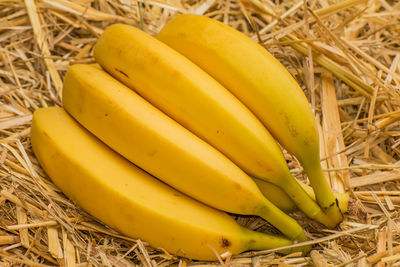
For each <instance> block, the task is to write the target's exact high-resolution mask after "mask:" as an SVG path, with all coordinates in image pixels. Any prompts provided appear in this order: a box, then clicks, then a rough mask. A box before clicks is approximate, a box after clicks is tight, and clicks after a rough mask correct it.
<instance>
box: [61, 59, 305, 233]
mask: <svg viewBox="0 0 400 267" xmlns="http://www.w3.org/2000/svg"><path fill="white" fill-rule="evenodd" d="M63 105H64V108H65V109H66V111H67V112H68V113H70V114H71V115H72V116H73V117H74V118H75V119H76V120H77V121H78V122H79V123H81V124H82V125H83V126H84V127H85V128H86V129H88V130H89V131H90V132H92V133H93V134H94V135H96V136H97V137H98V138H99V139H100V140H102V141H103V142H104V143H106V144H107V145H109V146H110V147H111V148H113V149H114V150H115V151H117V152H118V153H120V154H121V155H122V156H124V157H125V158H127V159H128V160H130V161H131V162H133V163H134V164H136V165H137V166H139V167H140V168H142V169H144V170H145V171H147V172H149V173H150V174H152V175H154V176H155V177H157V178H159V179H160V180H162V181H164V182H165V183H167V184H169V185H170V186H172V187H174V188H175V189H177V190H179V191H181V192H183V193H185V194H187V195H189V196H191V197H193V198H195V199H197V200H200V201H201V202H203V203H206V204H208V205H210V206H212V207H214V208H217V209H220V210H224V211H228V212H231V213H236V214H245V215H259V216H261V217H263V218H264V219H266V220H267V221H268V222H270V223H271V224H272V225H274V226H275V227H276V228H278V229H279V230H281V232H282V233H284V234H285V235H286V236H288V237H290V238H291V239H293V240H299V241H304V240H307V238H306V236H305V235H304V233H303V230H302V228H301V227H300V226H299V225H298V224H297V222H296V221H295V220H294V219H292V218H291V217H289V216H288V215H287V214H285V213H284V212H282V211H281V210H280V209H278V208H277V207H276V206H274V205H273V204H272V203H271V202H270V201H268V199H266V198H265V197H264V196H263V195H262V193H261V192H260V191H259V190H258V188H257V185H256V184H255V183H254V181H253V180H252V179H251V178H250V177H248V176H247V175H246V174H245V173H244V172H243V171H242V170H241V169H239V168H238V167H237V166H236V165H235V164H233V163H232V162H231V161H230V160H229V159H227V158H226V157H225V156H224V155H222V154H221V153H220V152H218V151H217V150H215V149H214V148H213V147H211V146H210V145H208V144H207V143H205V142H204V141H202V140H201V139H200V138H197V137H196V136H195V135H193V134H192V133H191V132H189V131H188V130H186V129H185V128H184V127H182V126H181V125H179V124H178V123H176V122H175V121H174V120H172V119H171V118H169V117H168V116H166V115H165V114H164V113H162V112H161V111H159V110H158V109H156V108H155V107H154V106H152V105H151V104H150V103H148V102H147V101H146V100H144V99H143V98H141V97H140V96H138V95H137V94H136V93H134V92H133V91H132V90H130V89H129V88H127V87H126V86H124V85H123V84H121V83H120V82H118V81H117V80H115V79H114V78H113V77H111V76H110V75H108V74H107V73H106V72H104V71H102V70H100V69H98V68H97V67H93V66H90V65H79V64H77V65H73V66H71V67H70V68H69V69H68V71H67V74H66V76H65V79H64V87H63Z"/></svg>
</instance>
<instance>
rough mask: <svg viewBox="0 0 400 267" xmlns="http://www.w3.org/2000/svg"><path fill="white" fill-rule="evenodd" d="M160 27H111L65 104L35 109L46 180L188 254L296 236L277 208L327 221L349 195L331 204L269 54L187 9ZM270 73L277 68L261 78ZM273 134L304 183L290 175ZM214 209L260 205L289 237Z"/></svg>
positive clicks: (332, 222)
mask: <svg viewBox="0 0 400 267" xmlns="http://www.w3.org/2000/svg"><path fill="white" fill-rule="evenodd" d="M157 38H159V39H160V40H161V41H163V42H165V43H167V44H168V45H167V44H164V43H163V42H161V41H160V40H157V39H156V38H154V37H151V36H150V35H148V34H146V33H144V32H142V31H140V30H138V29H136V28H134V27H131V26H128V25H119V24H116V25H112V26H110V27H108V28H107V29H106V30H105V32H104V33H103V35H102V36H101V37H100V38H99V40H98V42H97V44H96V46H95V49H94V56H95V59H96V61H97V62H98V63H99V64H100V65H97V64H95V65H82V64H78V65H73V66H71V67H70V68H69V70H68V72H67V74H66V76H65V80H64V88H63V107H64V109H65V110H64V109H62V108H46V109H41V110H38V111H36V112H35V113H34V119H33V125H32V146H33V150H34V153H35V154H36V156H37V158H38V160H39V162H40V163H41V165H42V167H43V168H44V170H45V171H46V172H47V173H48V175H49V176H50V178H51V179H52V180H53V181H54V182H55V183H56V185H57V186H59V187H60V188H61V190H63V192H64V193H65V194H66V195H67V196H68V197H70V198H71V199H72V200H74V201H76V202H77V203H78V204H79V205H80V206H81V207H82V208H84V209H85V210H87V211H88V212H89V213H91V214H92V215H93V216H95V217H97V218H98V219H100V220H101V221H103V222H104V223H106V224H108V225H109V226H111V227H113V228H115V229H117V230H119V231H120V232H122V233H124V234H126V235H128V236H130V237H133V238H141V239H143V240H145V241H147V242H149V243H150V244H151V245H152V246H154V247H163V248H164V249H166V250H167V251H169V252H171V253H174V254H177V255H181V256H185V257H188V258H192V259H202V260H214V259H216V257H217V256H216V254H215V253H218V254H221V253H224V252H226V251H230V252H231V253H233V254H238V253H240V252H242V251H245V250H253V249H254V250H255V249H268V248H273V247H279V246H285V245H290V244H292V243H296V242H302V241H306V240H307V237H306V235H305V233H304V232H303V229H302V228H301V227H300V225H299V224H298V223H297V222H296V221H295V220H294V219H293V218H291V217H290V216H288V215H287V214H286V213H285V212H284V211H290V210H293V209H294V207H295V206H297V207H298V208H299V209H300V210H302V211H303V212H304V213H305V214H306V215H307V216H309V217H310V218H313V219H315V220H317V221H319V222H320V223H322V224H324V225H326V226H327V227H334V226H336V225H337V224H338V223H339V222H340V220H341V219H342V213H341V212H340V210H339V206H340V208H342V210H343V211H346V209H347V201H346V200H347V198H346V196H345V195H337V198H338V200H339V201H338V202H336V201H337V200H336V198H335V196H334V195H333V194H332V192H331V191H330V188H329V186H328V184H327V183H326V180H325V178H324V177H323V175H322V170H321V167H320V165H319V158H318V139H317V136H318V135H315V122H314V120H313V117H312V113H311V112H310V111H309V107H308V103H307V101H306V99H305V97H304V95H303V94H302V92H301V90H300V89H299V88H297V87H298V85H297V84H296V83H295V82H294V80H293V78H291V76H290V75H289V74H288V73H287V72H285V71H286V70H284V68H283V67H282V66H281V65H280V64H279V62H278V61H276V60H275V59H274V58H273V57H272V56H270V55H269V54H268V53H267V52H266V51H265V50H264V49H262V48H260V47H258V45H256V44H255V43H253V42H252V41H251V40H250V41H249V39H248V38H247V37H245V36H244V35H243V36H242V35H241V34H240V33H236V31H235V30H233V29H230V28H229V27H227V26H224V25H223V24H221V25H220V23H218V22H215V21H213V20H211V19H207V18H203V17H198V16H189V15H185V16H180V17H178V18H176V19H175V20H173V21H172V22H171V23H170V24H169V25H167V26H166V27H165V29H164V30H162V31H161V32H160V34H159V35H158V36H157ZM169 46H172V47H173V48H175V49H176V50H178V51H179V52H181V53H182V54H184V55H186V56H187V57H189V58H190V59H191V60H192V61H190V60H189V59H188V58H186V57H185V56H183V55H182V54H180V53H179V52H177V51H176V50H174V49H173V48H171V47H169ZM189 46H190V47H189ZM224 46H226V49H224V48H225V47H224ZM196 51H197V52H196ZM263 53H266V55H267V56H265V55H264V54H263ZM270 57H271V58H270ZM232 58H233V59H234V60H233V61H235V60H236V61H238V62H239V63H237V62H231V61H230V60H231V59H232ZM239 59H240V61H239ZM274 60H275V61H274ZM247 61H248V62H247ZM258 61H260V62H258ZM195 63H196V64H198V65H196V64H195ZM236 63H237V64H236ZM240 64H243V66H242V67H241V68H242V69H239V65H240ZM199 66H200V67H201V68H203V69H204V70H206V71H207V72H209V74H208V73H207V72H206V71H204V70H202V69H201V68H200V67H199ZM250 67H251V68H250ZM219 68H221V69H219ZM271 68H272V69H271ZM282 69H283V70H282ZM104 70H105V71H104ZM268 72H271V73H272V74H271V75H272V76H274V75H275V76H277V75H278V74H279V75H281V77H275V78H276V82H275V81H273V80H271V81H270V80H269V79H270V76H269V75H267V77H264V75H265V73H268ZM210 74H211V75H210ZM230 75H231V78H229V77H230ZM212 76H214V78H215V79H214V78H213V77H212ZM230 79H231V81H230ZM286 80H288V82H286ZM221 84H222V85H221ZM256 85H257V86H256ZM224 86H225V87H226V88H225V87H224ZM296 86H297V87H296ZM227 89H228V90H227ZM281 89H282V90H281ZM230 91H231V92H232V93H233V94H232V93H231V92H230ZM270 98H271V99H270ZM289 98H290V99H293V101H292V102H291V105H290V106H287V103H288V102H290V101H288V99H289ZM239 99H240V100H239ZM271 100H272V101H271ZM242 102H243V103H244V104H243V103H242ZM65 111H67V112H65ZM254 114H255V115H254ZM267 114H268V115H267ZM302 116H304V117H302ZM71 117H72V118H71ZM73 118H74V119H75V120H76V121H75V120H74V119H73ZM260 120H261V122H260ZM263 124H264V125H263ZM279 127H281V129H279ZM84 128H85V129H84ZM267 128H268V130H269V131H271V132H272V134H273V135H271V134H270V133H269V131H268V130H267ZM276 132H278V133H276ZM274 137H275V138H276V139H277V140H278V141H279V143H281V144H282V145H284V146H286V147H287V149H288V150H289V151H291V152H292V153H293V154H295V155H296V157H297V158H299V160H300V162H301V163H302V164H303V166H304V168H305V170H306V171H307V172H308V175H309V177H310V180H311V182H312V186H313V188H310V187H308V186H306V185H304V184H302V183H300V182H298V181H297V180H296V179H295V178H294V177H293V176H292V175H291V174H290V172H289V169H288V167H287V165H286V161H285V159H284V157H283V153H282V151H281V150H280V148H279V146H278V144H277V142H276V141H275V139H274ZM97 138H98V139H97ZM296 146H298V147H296ZM301 150H303V151H301ZM315 150H317V152H315ZM297 152H298V153H297ZM117 153H118V154H117ZM313 153H316V154H315V155H314V154H313ZM121 156H122V157H124V158H122V157H121ZM128 161H130V163H129V162H128ZM132 163H133V164H132ZM136 166H137V167H136ZM138 168H140V169H142V170H143V171H142V170H140V169H138ZM309 168H314V169H313V170H311V171H310V169H309ZM144 171H145V172H144ZM156 178H158V179H159V180H161V181H162V182H164V183H165V184H164V183H162V182H161V181H158V180H157V179H156ZM166 184H167V185H166ZM82 188H85V190H82ZM313 189H314V190H313ZM175 190H178V191H180V192H182V193H183V194H182V193H178V191H175ZM314 192H315V195H314ZM184 194H185V195H184ZM324 194H325V195H324ZM315 198H316V200H317V202H318V204H317V203H316V202H315V201H314V200H315ZM271 201H272V202H273V203H274V204H276V205H277V206H278V207H279V208H278V207H277V206H276V205H274V204H273V203H271ZM332 203H333V204H332ZM217 209H218V210H220V211H217ZM282 210H284V211H282ZM222 211H226V212H229V213H234V214H243V215H257V216H260V217H262V218H264V219H265V220H266V221H268V222H269V223H271V224H272V225H273V226H275V227H276V228H277V229H278V230H280V231H281V232H282V233H283V234H284V235H286V237H288V238H289V239H290V240H289V239H285V238H282V237H277V236H270V235H266V234H261V233H256V232H253V231H250V230H248V229H244V228H242V227H240V226H239V225H237V224H236V223H235V222H234V220H233V219H231V218H230V217H229V216H228V215H226V214H225V213H224V212H222ZM309 249H310V247H309V246H303V247H298V248H296V249H292V250H286V251H284V252H286V253H289V252H293V251H302V252H304V253H306V252H308V251H309Z"/></svg>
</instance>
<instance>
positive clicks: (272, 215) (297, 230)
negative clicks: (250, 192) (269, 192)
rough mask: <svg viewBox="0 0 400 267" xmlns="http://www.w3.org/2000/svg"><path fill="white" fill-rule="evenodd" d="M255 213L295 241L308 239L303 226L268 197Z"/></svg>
mask: <svg viewBox="0 0 400 267" xmlns="http://www.w3.org/2000/svg"><path fill="white" fill-rule="evenodd" d="M255 215H258V216H260V217H262V218H263V219H264V220H266V221H268V222H269V223H270V224H272V225H273V226H274V227H275V228H277V229H278V230H279V231H281V232H282V233H283V234H284V235H285V236H287V237H288V238H290V239H291V240H293V241H295V242H302V241H307V240H308V238H307V237H306V235H305V234H304V232H303V228H301V226H300V225H299V224H298V223H297V222H296V220H294V219H293V218H292V217H290V216H289V215H287V214H286V213H284V212H283V211H281V210H280V209H279V208H277V207H276V206H275V205H274V204H272V203H271V202H270V201H269V200H268V199H266V198H265V205H263V206H262V207H261V208H260V209H259V210H258V211H257V212H256V214H255Z"/></svg>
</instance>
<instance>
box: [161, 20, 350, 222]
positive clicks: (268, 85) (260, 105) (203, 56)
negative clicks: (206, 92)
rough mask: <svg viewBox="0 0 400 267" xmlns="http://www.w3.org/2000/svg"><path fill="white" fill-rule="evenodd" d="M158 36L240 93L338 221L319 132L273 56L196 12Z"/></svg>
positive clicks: (297, 89) (304, 101)
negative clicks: (197, 14) (321, 151)
mask: <svg viewBox="0 0 400 267" xmlns="http://www.w3.org/2000/svg"><path fill="white" fill-rule="evenodd" d="M157 38H158V39H159V40H161V41H162V42H164V43H165V44H167V45H169V46H170V47H172V48H174V49H176V50H177V51H178V52H180V53H182V54H183V55H184V56H186V57H188V58H189V59H190V60H192V61H193V62H194V63H196V64H197V65H198V66H200V67H201V68H202V69H204V70H205V71H206V72H207V73H209V74H210V75H211V76H213V77H214V78H215V79H216V80H217V81H219V82H220V83H221V84H222V85H223V86H225V87H226V88H227V89H228V90H230V91H231V92H232V93H233V94H234V95H235V96H236V97H237V98H239V99H240V100H241V101H242V102H243V103H244V104H245V105H246V106H247V107H248V108H249V109H250V110H251V111H252V112H253V113H254V114H255V115H256V116H257V117H258V118H259V119H260V120H261V122H262V123H263V124H264V125H265V126H266V127H267V128H268V130H269V131H270V132H271V134H272V135H273V136H274V137H275V138H276V140H277V141H278V142H279V143H280V144H281V145H282V146H283V147H285V148H286V149H287V150H288V151H289V152H290V153H292V154H294V155H295V156H296V157H297V158H298V160H299V161H300V163H301V165H302V166H303V168H304V170H305V172H306V173H307V175H308V178H309V179H310V182H311V185H312V187H313V188H314V191H315V194H316V199H317V202H318V203H319V204H320V206H321V207H322V208H323V210H324V211H326V212H327V214H328V215H329V216H330V218H332V220H333V221H334V222H336V223H338V222H340V221H341V220H342V214H341V213H340V211H339V208H338V207H337V203H336V199H335V197H334V196H333V194H332V192H331V189H330V186H329V184H328V183H327V180H326V179H325V177H324V173H323V171H322V168H321V165H320V158H319V140H318V132H317V127H316V122H315V119H314V116H313V113H312V111H311V108H310V106H309V103H308V101H307V98H306V97H305V95H304V93H303V91H302V90H301V88H300V87H299V85H298V84H297V82H296V81H295V79H294V78H293V77H292V76H291V75H290V74H289V72H288V71H287V70H286V69H285V68H284V66H283V65H282V64H280V62H279V61H278V60H277V59H275V58H274V57H273V56H272V55H271V54H269V53H268V52H267V50H266V49H264V48H263V47H262V46H260V45H258V44H257V43H256V42H254V41H253V40H251V39H250V38H248V37H247V36H245V35H244V34H243V33H240V32H239V31H236V30H235V29H233V28H231V27H229V26H227V25H225V24H223V23H221V22H218V21H216V20H212V19H209V18H206V17H201V16H196V15H182V16H178V17H176V18H175V19H173V20H172V21H171V22H170V23H169V24H168V25H167V26H165V27H164V29H162V31H161V32H160V33H159V34H158V35H157Z"/></svg>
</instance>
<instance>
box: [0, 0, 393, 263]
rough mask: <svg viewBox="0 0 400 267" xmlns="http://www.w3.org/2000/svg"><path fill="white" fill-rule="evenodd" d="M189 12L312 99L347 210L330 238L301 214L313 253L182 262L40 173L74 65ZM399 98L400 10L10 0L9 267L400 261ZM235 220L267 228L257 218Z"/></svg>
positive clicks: (222, 0)
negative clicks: (45, 130) (116, 38)
mask: <svg viewBox="0 0 400 267" xmlns="http://www.w3.org/2000/svg"><path fill="white" fill-rule="evenodd" d="M180 13H195V14H200V15H204V16H208V17H211V18H215V19H218V20H220V21H223V22H224V23H226V24H229V25H231V26H232V27H234V28H236V29H238V30H240V31H242V32H244V33H245V34H247V35H248V36H250V37H251V38H253V39H254V40H256V41H258V42H260V43H261V44H263V45H264V46H265V47H266V48H267V49H268V50H269V51H270V52H271V53H272V54H273V55H274V56H276V57H277V58H278V59H279V60H280V61H281V62H282V63H283V64H285V66H286V67H287V68H288V69H289V71H290V72H291V73H292V75H294V76H295V78H296V79H297V81H298V82H299V84H300V85H301V86H302V88H303V89H304V92H305V93H306V95H307V96H308V98H309V100H310V103H311V105H312V107H313V109H314V111H315V114H316V118H317V120H319V122H320V125H321V128H320V133H321V140H322V142H321V143H322V144H321V155H322V158H323V164H324V168H325V170H326V175H327V178H328V179H329V180H330V182H331V184H332V187H333V188H335V190H337V191H344V190H346V191H349V192H350V194H351V202H350V207H349V213H348V214H347V216H346V218H345V220H344V222H343V223H341V225H340V226H339V227H337V228H336V229H333V230H327V229H324V228H322V227H321V226H320V225H318V224H316V223H315V222H311V221H310V220H308V219H306V218H304V217H303V216H302V215H301V214H299V213H294V214H292V215H293V216H295V217H296V219H298V220H299V221H300V223H301V224H302V226H304V228H305V229H306V231H307V232H308V235H309V236H310V238H311V239H312V241H311V242H312V243H313V244H315V245H314V250H313V251H312V252H311V254H310V255H308V256H307V257H301V256H299V255H296V254H294V255H288V256H286V257H282V256H279V255H278V254H275V253H274V252H273V251H263V252H257V253H247V254H243V255H240V256H238V257H232V258H227V259H222V260H221V262H216V263H201V262H190V261H187V260H185V259H179V258H175V257H174V256H173V255H169V254H168V253H166V252H165V251H163V250H155V249H153V248H151V247H149V246H147V244H146V243H145V242H144V241H140V240H132V239H129V238H126V237H124V236H121V235H119V234H118V233H116V232H114V231H113V230H111V229H109V228H107V227H106V226H104V225H102V224H101V223H100V222H98V221H96V220H95V219H93V217H91V216H89V215H88V214H86V213H85V212H83V211H82V210H81V209H80V208H79V207H77V206H76V205H74V203H72V202H71V201H70V200H68V199H67V198H66V197H65V196H64V195H63V194H62V193H61V192H60V191H59V190H58V189H57V188H56V187H55V186H54V185H53V184H52V183H51V182H50V181H49V179H48V177H47V176H46V174H45V173H44V172H43V170H42V169H41V168H40V166H39V165H38V163H37V160H36V159H35V157H34V155H33V153H32V149H31V145H30V137H29V133H30V123H31V120H32V113H33V111H34V110H35V109H37V108H40V107H47V106H54V105H60V103H61V99H60V95H61V90H62V79H63V76H64V74H65V71H66V70H67V68H68V66H70V65H71V64H75V63H91V62H93V61H94V60H93V57H92V51H93V45H94V44H95V42H96V38H97V37H98V36H99V35H100V34H101V33H102V32H103V30H104V28H105V27H106V26H108V25H110V24H112V23H116V22H120V23H127V24H131V25H135V26H137V27H139V28H142V29H143V30H144V31H146V32H148V33H150V34H155V33H157V32H158V31H159V30H160V29H161V28H162V27H163V26H164V25H165V24H166V23H167V22H168V21H169V20H170V19H171V18H172V17H174V16H176V15H177V14H180ZM399 89H400V2H399V1H388V0H369V1H367V0H345V1H337V2H336V1H335V0H309V1H304V2H303V1H301V0H300V1H292V0H282V1H279V0H276V1H274V0H200V1H196V0H188V1H184V2H180V1H176V0H148V1H135V0H74V1H67V0H38V1H34V0H25V1H22V0H0V96H1V103H0V139H1V141H0V186H1V189H0V190H1V192H0V231H1V232H0V258H1V260H0V262H1V263H0V266H3V265H4V266H55V265H65V266H131V265H135V264H137V265H141V266H169V265H172V264H175V265H179V266H190V265H203V266H213V265H218V264H225V265H226V266H228V265H231V266H270V265H276V266H310V265H316V266H329V265H331V266H368V265H369V264H372V263H376V262H378V264H377V266H385V264H388V265H391V266H396V265H400V264H399V263H400V254H399V253H400V244H399V241H400V238H399V233H400V232H399V227H400V225H399V222H400V220H399V217H400V216H399V212H398V206H399V205H400V182H399V179H400V170H399V167H400V165H398V164H397V163H398V162H399V159H400V124H399V122H398V119H399V118H400V110H399V105H400V97H399ZM287 159H288V163H289V166H290V167H291V169H292V172H293V173H295V174H296V175H297V176H298V177H299V178H300V179H301V178H303V174H302V172H301V169H299V167H298V165H297V163H296V161H295V160H294V159H293V158H291V157H290V156H289V155H288V156H287ZM237 220H238V221H239V222H240V223H241V224H244V225H246V226H247V227H249V228H252V229H257V230H259V231H268V230H269V229H270V227H268V225H266V224H265V222H264V221H262V220H260V219H257V218H252V217H237Z"/></svg>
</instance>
